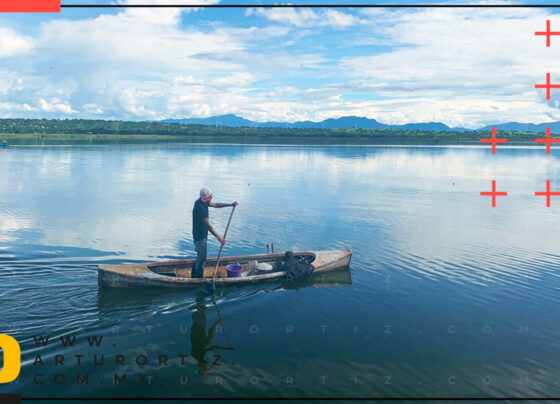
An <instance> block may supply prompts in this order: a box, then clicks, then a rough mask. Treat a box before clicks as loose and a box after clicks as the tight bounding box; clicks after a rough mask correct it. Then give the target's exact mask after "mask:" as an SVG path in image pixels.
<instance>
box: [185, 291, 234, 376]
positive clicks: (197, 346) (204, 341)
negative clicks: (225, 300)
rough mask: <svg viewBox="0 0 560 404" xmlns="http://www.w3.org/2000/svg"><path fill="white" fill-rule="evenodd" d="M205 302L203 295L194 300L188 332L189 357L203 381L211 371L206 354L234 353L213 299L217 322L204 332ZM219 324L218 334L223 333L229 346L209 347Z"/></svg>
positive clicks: (205, 298)
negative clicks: (217, 352) (189, 343)
mask: <svg viewBox="0 0 560 404" xmlns="http://www.w3.org/2000/svg"><path fill="white" fill-rule="evenodd" d="M206 300H208V297H206V296H204V295H201V296H199V297H197V298H196V305H195V308H194V312H193V314H192V326H191V332H190V338H191V355H192V356H193V357H194V358H195V359H196V360H197V361H198V374H199V375H200V376H202V378H203V379H204V380H207V379H208V374H209V373H210V370H211V369H212V365H211V364H210V363H209V362H208V360H207V359H206V358H205V356H206V354H207V353H208V352H212V351H218V350H223V351H235V347H234V346H233V344H232V343H231V341H230V339H229V336H228V335H227V331H226V329H225V326H224V324H223V321H224V319H223V318H222V316H221V314H220V310H219V309H218V304H217V303H216V301H215V300H214V299H212V304H213V305H214V307H215V309H216V313H217V315H218V320H216V321H215V322H214V324H213V325H212V326H211V327H210V328H209V329H208V331H207V330H206V310H207V307H206ZM220 324H221V327H220V332H221V333H223V334H224V336H225V337H226V339H227V341H228V343H229V346H220V345H210V344H211V343H212V340H213V339H214V336H215V335H216V329H217V328H218V326H219V325H220ZM215 358H216V360H217V359H219V355H217V356H215ZM213 363H215V362H213Z"/></svg>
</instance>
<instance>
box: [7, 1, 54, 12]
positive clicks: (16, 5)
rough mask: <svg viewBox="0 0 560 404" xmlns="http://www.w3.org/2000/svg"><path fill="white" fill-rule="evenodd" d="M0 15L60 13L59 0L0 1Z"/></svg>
mask: <svg viewBox="0 0 560 404" xmlns="http://www.w3.org/2000/svg"><path fill="white" fill-rule="evenodd" d="M0 13H60V0H0Z"/></svg>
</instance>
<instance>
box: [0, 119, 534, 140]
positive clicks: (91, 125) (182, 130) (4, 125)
mask: <svg viewBox="0 0 560 404" xmlns="http://www.w3.org/2000/svg"><path fill="white" fill-rule="evenodd" d="M0 133H2V134H10V135H18V134H21V135H23V134H25V135H38V136H48V135H74V136H76V135H88V136H95V135H114V136H127V135H128V136H132V135H134V136H138V135H141V136H144V135H145V136H166V137H169V136H172V137H175V136H177V137H216V138H219V137H258V138H322V139H329V138H333V139H352V138H357V139H367V140H379V141H415V142H416V141H417V142H421V143H424V142H426V143H439V142H445V141H455V142H479V139H480V138H489V137H490V131H465V132H454V131H449V132H431V131H420V130H405V129H357V128H352V129H317V128H312V129H301V128H277V127H276V128H275V127H226V126H215V125H195V124H187V125H185V124H180V123H165V122H142V121H112V120H111V121H110V120H97V119H0ZM497 133H498V135H497V137H498V138H507V139H508V141H510V142H511V141H514V142H515V141H520V142H534V139H535V138H536V137H540V135H536V134H535V133H531V132H515V131H497Z"/></svg>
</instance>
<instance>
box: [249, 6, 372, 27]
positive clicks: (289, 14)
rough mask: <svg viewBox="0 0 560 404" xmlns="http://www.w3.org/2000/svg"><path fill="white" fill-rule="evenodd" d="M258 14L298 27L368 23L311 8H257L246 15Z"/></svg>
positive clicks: (350, 15)
mask: <svg viewBox="0 0 560 404" xmlns="http://www.w3.org/2000/svg"><path fill="white" fill-rule="evenodd" d="M252 14H257V15H260V16H263V17H266V18H268V19H269V20H271V21H275V22H280V23H284V24H290V25H294V26H296V27H300V28H303V27H331V28H335V29H345V28H348V27H351V26H353V25H356V24H364V23H365V22H366V21H365V20H362V19H360V18H357V17H356V16H354V15H352V14H348V13H343V12H340V11H337V10H334V9H325V10H321V11H320V12H315V11H313V9H310V8H301V9H295V8H269V9H264V8H256V9H247V12H246V15H252Z"/></svg>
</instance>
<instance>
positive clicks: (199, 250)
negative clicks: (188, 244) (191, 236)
mask: <svg viewBox="0 0 560 404" xmlns="http://www.w3.org/2000/svg"><path fill="white" fill-rule="evenodd" d="M207 240H208V239H206V238H203V239H201V240H195V241H194V250H195V251H196V261H195V262H194V264H193V269H192V277H193V278H202V276H203V275H204V264H206V253H207V250H206V242H207Z"/></svg>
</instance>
